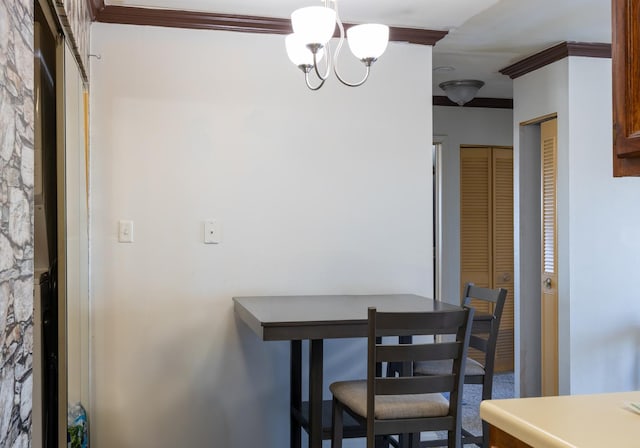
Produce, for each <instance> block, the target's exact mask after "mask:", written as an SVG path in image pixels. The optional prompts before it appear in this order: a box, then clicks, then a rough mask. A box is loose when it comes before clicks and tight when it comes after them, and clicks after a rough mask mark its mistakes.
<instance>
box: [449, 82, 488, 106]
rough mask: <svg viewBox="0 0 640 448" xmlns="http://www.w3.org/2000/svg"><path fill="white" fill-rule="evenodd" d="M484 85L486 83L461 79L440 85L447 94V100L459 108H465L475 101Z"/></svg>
mask: <svg viewBox="0 0 640 448" xmlns="http://www.w3.org/2000/svg"><path fill="white" fill-rule="evenodd" d="M483 85H484V82H482V81H478V80H477V79H460V80H455V81H446V82H443V83H440V84H439V86H440V88H441V89H442V90H444V93H446V95H447V98H449V99H450V100H451V101H453V102H454V103H456V104H457V105H458V106H463V105H464V104H466V103H468V102H469V101H471V100H472V99H474V98H475V96H476V94H477V93H478V90H480V87H482V86H483Z"/></svg>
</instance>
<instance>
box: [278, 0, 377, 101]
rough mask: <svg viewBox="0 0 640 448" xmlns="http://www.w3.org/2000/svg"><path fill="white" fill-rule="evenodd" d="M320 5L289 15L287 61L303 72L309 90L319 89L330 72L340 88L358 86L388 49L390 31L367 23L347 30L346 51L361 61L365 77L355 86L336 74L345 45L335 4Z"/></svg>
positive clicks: (330, 1) (334, 0)
mask: <svg viewBox="0 0 640 448" xmlns="http://www.w3.org/2000/svg"><path fill="white" fill-rule="evenodd" d="M323 5H324V6H308V7H306V8H300V9H297V10H295V11H294V12H293V13H292V14H291V27H292V28H293V34H289V35H288V36H287V37H286V39H285V46H286V49H287V54H288V56H289V59H290V60H291V62H293V63H294V64H295V65H296V66H298V68H299V69H300V70H302V72H303V73H304V78H305V82H306V84H307V87H308V88H309V89H311V90H318V89H320V87H322V86H323V85H324V82H325V81H326V80H327V78H328V77H329V74H330V72H331V70H332V69H333V72H334V73H335V75H336V78H338V80H339V81H340V82H341V83H342V84H344V85H346V86H349V87H358V86H361V85H362V84H364V82H365V81H366V80H367V79H368V78H369V72H370V69H371V64H373V63H374V62H375V61H376V60H378V58H379V57H380V56H382V54H383V53H384V51H385V50H386V48H387V43H388V42H389V27H388V26H386V25H380V24H377V23H369V24H364V25H355V26H352V27H350V28H349V29H347V33H346V34H347V42H348V43H349V49H350V50H351V52H352V53H353V55H354V56H355V57H357V58H358V59H360V61H362V63H363V64H364V65H365V68H366V72H365V75H364V77H363V78H362V79H361V80H360V81H358V82H355V83H351V82H348V81H345V80H344V78H342V77H341V76H340V73H339V71H338V64H337V61H338V55H339V54H340V50H341V48H342V45H343V44H344V39H345V37H344V35H345V32H344V26H343V25H342V21H341V20H340V16H339V15H338V3H337V0H323ZM336 24H337V25H338V30H339V32H340V34H339V40H338V45H337V47H336V52H335V54H333V55H332V54H331V48H330V46H329V44H330V40H331V38H332V37H333V34H334V31H335V27H336ZM325 55H326V57H325V58H324V59H325V69H324V72H323V73H321V71H320V69H319V67H318V63H319V62H320V61H321V60H322V59H323V56H325ZM312 70H313V71H314V72H315V74H316V77H317V78H318V80H319V81H318V82H317V84H316V85H313V84H312V83H311V80H310V73H311V71H312Z"/></svg>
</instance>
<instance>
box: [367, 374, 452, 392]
mask: <svg viewBox="0 0 640 448" xmlns="http://www.w3.org/2000/svg"><path fill="white" fill-rule="evenodd" d="M455 382H456V378H455V375H453V374H452V375H434V376H403V377H399V378H394V377H392V378H376V379H375V388H376V393H375V394H376V395H407V394H411V395H413V394H432V393H436V392H439V393H442V392H452V391H453V390H454V389H455Z"/></svg>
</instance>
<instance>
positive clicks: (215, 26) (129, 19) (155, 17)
mask: <svg viewBox="0 0 640 448" xmlns="http://www.w3.org/2000/svg"><path fill="white" fill-rule="evenodd" d="M87 1H88V2H89V6H90V8H91V11H92V15H93V16H95V17H94V18H93V20H95V21H97V22H103V23H120V24H126V25H149V26H164V27H170V28H190V29H200V30H202V29H205V30H221V31H236V32H242V33H268V34H289V33H291V31H292V30H291V22H290V20H289V19H279V18H272V17H259V16H244V15H232V14H217V13H206V12H195V11H179V10H172V9H151V8H137V7H135V8H134V7H127V6H115V5H106V6H105V4H104V0H87ZM351 25H352V24H349V23H345V24H344V26H345V28H348V27H349V26H351ZM447 33H448V31H437V30H426V29H417V28H399V27H389V40H390V41H394V42H408V43H412V44H420V45H435V44H436V42H438V41H439V40H440V39H442V38H443V37H444V36H446V35H447Z"/></svg>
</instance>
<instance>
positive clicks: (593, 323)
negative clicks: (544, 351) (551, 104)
mask: <svg viewBox="0 0 640 448" xmlns="http://www.w3.org/2000/svg"><path fill="white" fill-rule="evenodd" d="M611 104H612V102H611V61H610V60H608V59H590V58H577V57H576V58H571V59H570V63H569V113H570V121H569V140H570V146H569V184H570V190H569V195H570V205H569V207H570V211H569V228H570V237H571V240H570V252H569V257H570V260H571V265H570V270H571V272H570V282H571V283H570V291H571V295H570V301H571V305H570V306H571V336H570V343H571V393H585V392H606V391H619V390H637V389H638V388H640V351H639V350H638V347H639V346H640V345H639V342H640V290H639V289H638V287H637V278H638V267H639V266H640V239H639V238H638V223H639V222H640V207H639V206H638V204H639V203H638V198H639V197H640V179H639V178H614V177H613V175H612V173H613V157H612V148H611V142H612V139H613V137H612V126H611V116H612V115H611V114H612V112H611Z"/></svg>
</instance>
